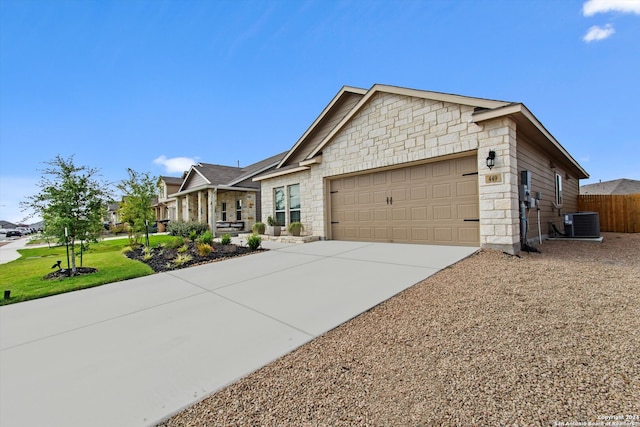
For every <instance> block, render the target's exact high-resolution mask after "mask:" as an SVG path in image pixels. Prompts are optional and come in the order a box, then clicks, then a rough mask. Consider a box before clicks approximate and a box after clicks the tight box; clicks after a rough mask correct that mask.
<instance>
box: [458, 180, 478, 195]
mask: <svg viewBox="0 0 640 427" xmlns="http://www.w3.org/2000/svg"><path fill="white" fill-rule="evenodd" d="M477 195H478V183H477V182H471V181H467V182H457V183H456V196H458V197H465V196H477Z"/></svg>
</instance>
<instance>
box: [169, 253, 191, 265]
mask: <svg viewBox="0 0 640 427" xmlns="http://www.w3.org/2000/svg"><path fill="white" fill-rule="evenodd" d="M192 259H193V258H191V255H188V254H180V255H178V256H177V257H176V259H174V260H173V263H174V264H175V265H177V266H180V265H183V264H186V263H188V262H189V261H191V260H192Z"/></svg>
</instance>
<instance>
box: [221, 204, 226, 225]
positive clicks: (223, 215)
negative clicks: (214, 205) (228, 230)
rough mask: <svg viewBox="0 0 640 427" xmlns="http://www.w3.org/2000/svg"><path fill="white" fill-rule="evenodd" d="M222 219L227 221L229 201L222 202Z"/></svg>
mask: <svg viewBox="0 0 640 427" xmlns="http://www.w3.org/2000/svg"><path fill="white" fill-rule="evenodd" d="M221 212H222V220H223V221H226V220H227V202H222V209H221Z"/></svg>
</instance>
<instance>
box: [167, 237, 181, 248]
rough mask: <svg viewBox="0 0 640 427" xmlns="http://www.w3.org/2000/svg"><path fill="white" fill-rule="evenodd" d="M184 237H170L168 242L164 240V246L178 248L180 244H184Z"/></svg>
mask: <svg viewBox="0 0 640 427" xmlns="http://www.w3.org/2000/svg"><path fill="white" fill-rule="evenodd" d="M184 243H185V241H184V237H182V236H175V237H172V238H171V240H169V241H168V242H166V246H167V248H169V249H178V248H179V247H181V246H184Z"/></svg>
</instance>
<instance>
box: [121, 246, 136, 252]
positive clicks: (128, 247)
mask: <svg viewBox="0 0 640 427" xmlns="http://www.w3.org/2000/svg"><path fill="white" fill-rule="evenodd" d="M132 250H133V248H132V247H131V246H125V247H124V248H122V250H121V251H120V252H122V253H123V254H126V253H127V252H131V251H132Z"/></svg>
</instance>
